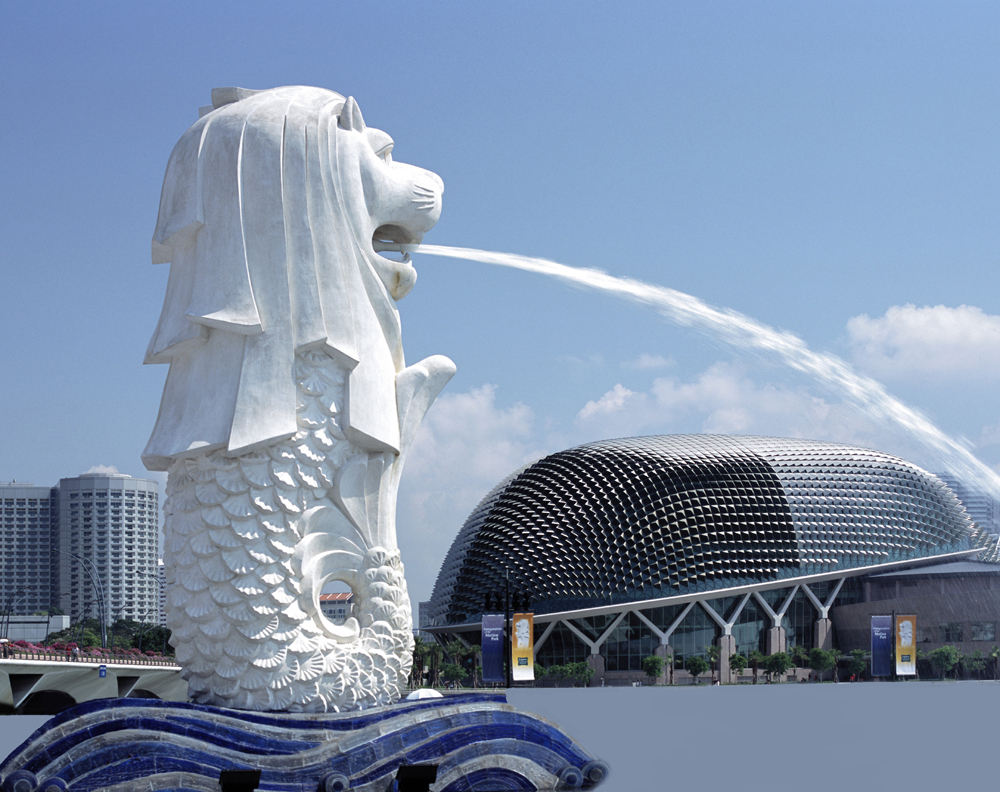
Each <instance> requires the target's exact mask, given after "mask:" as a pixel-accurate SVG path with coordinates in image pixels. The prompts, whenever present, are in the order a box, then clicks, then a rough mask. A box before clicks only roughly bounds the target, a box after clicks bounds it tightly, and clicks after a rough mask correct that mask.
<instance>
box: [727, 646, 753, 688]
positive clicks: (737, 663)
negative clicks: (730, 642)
mask: <svg viewBox="0 0 1000 792" xmlns="http://www.w3.org/2000/svg"><path fill="white" fill-rule="evenodd" d="M749 662H750V661H749V660H747V658H746V657H745V656H744V655H741V654H739V653H738V652H737V653H736V654H734V655H731V656H730V657H729V668H730V669H731V670H732V672H733V674H734V675H735V677H736V681H737V682H739V681H740V677H741V676H742V675H743V672H744V671H746V670H747V663H749Z"/></svg>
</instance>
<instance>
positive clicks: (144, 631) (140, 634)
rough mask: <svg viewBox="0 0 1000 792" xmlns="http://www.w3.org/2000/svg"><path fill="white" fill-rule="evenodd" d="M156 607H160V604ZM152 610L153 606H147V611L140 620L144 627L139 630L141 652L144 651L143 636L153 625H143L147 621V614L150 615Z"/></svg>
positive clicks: (140, 624) (141, 625)
mask: <svg viewBox="0 0 1000 792" xmlns="http://www.w3.org/2000/svg"><path fill="white" fill-rule="evenodd" d="M156 609H157V610H159V609H160V606H159V605H158V604H157V606H156ZM151 610H153V609H152V608H146V612H145V613H143V614H142V618H141V619H140V621H139V626H140V627H141V628H142V629H140V630H139V652H140V654H141V653H142V636H144V635H145V634H146V630H148V629H149V627H152V626H153V625H152V624H150V625H149V627H143V625H144V624H145V623H146V616H148V615H149V612H150V611H151Z"/></svg>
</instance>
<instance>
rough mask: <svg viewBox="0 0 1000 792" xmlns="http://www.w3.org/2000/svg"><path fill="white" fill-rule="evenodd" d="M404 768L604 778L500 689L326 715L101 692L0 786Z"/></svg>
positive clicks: (441, 791) (30, 788)
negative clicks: (252, 771) (248, 771)
mask: <svg viewBox="0 0 1000 792" xmlns="http://www.w3.org/2000/svg"><path fill="white" fill-rule="evenodd" d="M402 764H434V765H437V766H438V775H437V782H436V783H435V784H434V785H433V786H432V787H431V789H432V790H433V792H480V790H556V789H591V788H593V787H595V786H597V785H598V784H599V783H600V782H601V781H602V780H603V779H605V778H606V777H607V775H608V767H607V765H606V764H604V763H603V762H601V761H600V760H598V759H595V758H594V757H593V756H590V755H589V754H588V753H587V752H586V751H584V750H583V748H582V747H581V746H580V745H579V744H577V743H576V742H575V741H574V740H573V739H572V738H571V737H569V736H568V735H567V734H565V733H564V732H563V731H562V730H561V729H559V728H558V727H557V726H556V725H554V724H552V723H549V722H548V721H545V720H543V719H541V718H538V717H536V716H534V715H530V714H527V713H524V712H519V711H517V710H515V709H514V708H513V707H512V706H510V705H509V704H507V702H506V698H505V697H504V696H503V695H502V694H501V695H493V694H491V695H480V694H464V695H456V696H447V697H445V698H441V699H429V700H428V699H424V700H420V701H409V702H400V703H398V704H394V705H392V706H388V707H378V708H374V709H370V710H366V711H364V712H351V713H340V714H322V715H304V714H287V713H249V712H239V711H236V710H230V709H222V708H218V707H207V706H201V705H197V704H186V703H178V702H168V701H159V700H156V699H104V700H99V701H92V702H88V703H85V704H81V705H79V706H76V707H73V708H72V709H69V710H66V711H65V712H62V713H60V714H59V715H57V716H55V717H53V718H52V719H51V720H50V721H48V722H47V723H46V724H45V725H44V726H42V727H41V728H40V729H38V731H36V732H35V733H34V734H32V735H31V736H30V737H29V738H28V739H27V740H26V741H25V742H24V743H23V744H22V745H21V746H20V747H19V748H18V749H17V750H15V751H14V752H13V753H12V754H11V755H10V756H8V757H7V759H6V760H4V762H3V763H2V764H0V776H2V779H3V780H2V782H0V790H2V792H68V791H71V792H91V790H107V792H138V790H143V791H144V792H145V791H147V790H173V791H175V792H195V791H197V792H218V789H219V773H220V771H222V770H228V769H258V768H259V769H260V770H261V771H262V772H261V780H260V785H259V787H258V789H260V790H275V792H278V791H280V792H316V791H317V790H320V792H348V790H357V791H358V792H376V790H377V792H384V791H385V790H386V789H388V788H389V786H390V784H391V783H392V780H393V778H394V777H395V773H396V770H397V769H398V767H399V766H400V765H402Z"/></svg>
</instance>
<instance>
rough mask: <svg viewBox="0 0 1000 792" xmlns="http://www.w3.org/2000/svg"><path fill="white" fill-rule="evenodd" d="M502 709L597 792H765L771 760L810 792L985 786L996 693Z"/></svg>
mask: <svg viewBox="0 0 1000 792" xmlns="http://www.w3.org/2000/svg"><path fill="white" fill-rule="evenodd" d="M508 701H509V702H510V703H511V704H513V705H514V706H516V707H519V708H521V709H524V710H528V711H530V712H534V713H536V714H538V715H541V716H542V717H544V718H547V719H548V720H551V721H554V722H555V723H558V724H559V725H560V726H562V728H563V729H564V730H565V731H567V732H568V733H569V734H570V735H571V736H573V737H574V738H575V739H576V740H578V741H579V742H580V743H581V744H582V745H583V746H585V747H586V748H587V750H588V751H590V752H591V753H594V754H595V755H597V756H598V757H600V758H601V759H604V760H605V761H606V762H608V763H609V764H610V765H611V777H610V778H609V780H608V782H607V783H606V784H604V785H602V786H601V787H599V788H598V789H599V790H600V792H637V791H638V790H659V789H702V788H705V786H706V784H708V785H709V786H710V787H712V788H715V787H718V788H722V789H740V790H759V789H769V788H772V787H774V772H775V767H776V765H774V762H775V761H779V760H780V768H781V776H782V778H787V779H805V781H804V782H803V783H804V784H805V786H806V787H807V788H808V789H809V791H810V792H844V790H855V789H856V790H862V789H864V790H868V789H897V788H899V789H912V790H925V789H942V790H944V789H955V788H961V789H992V788H994V787H995V786H996V778H997V771H996V763H995V762H993V761H992V760H991V757H992V756H993V755H994V754H995V745H994V743H995V740H996V737H995V735H996V723H995V721H996V712H997V711H998V710H1000V683H990V682H982V683H980V682H958V683H931V682H898V683H895V684H892V683H879V682H866V683H862V684H854V685H851V684H840V685H834V684H825V685H815V684H814V685H808V684H801V685H794V684H785V685H756V686H753V685H739V686H735V685H728V686H722V687H712V686H711V685H699V686H698V687H689V686H684V687H679V686H675V687H657V688H650V687H642V688H629V687H625V688H605V689H603V690H602V689H597V690H594V689H589V690H580V689H578V690H568V689H567V690H538V689H535V690H532V689H518V690H514V691H511V693H510V694H509V696H508ZM886 713H891V715H890V716H888V717H887V715H886ZM796 723H798V724H802V723H806V724H808V727H807V728H803V727H801V726H796V725H795V724H796ZM776 744H778V745H780V751H779V752H778V754H775V750H776V749H775V746H776ZM768 757H771V758H770V759H769V758H768ZM962 757H965V758H962ZM707 779H710V781H709V780H707ZM793 785H794V784H793Z"/></svg>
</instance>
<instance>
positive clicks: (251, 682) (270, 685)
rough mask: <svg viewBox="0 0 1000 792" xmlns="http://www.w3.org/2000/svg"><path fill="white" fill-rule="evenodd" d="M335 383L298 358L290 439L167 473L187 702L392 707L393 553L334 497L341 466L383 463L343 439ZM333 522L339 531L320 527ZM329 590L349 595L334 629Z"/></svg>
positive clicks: (177, 465) (341, 376)
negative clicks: (350, 603)
mask: <svg viewBox="0 0 1000 792" xmlns="http://www.w3.org/2000/svg"><path fill="white" fill-rule="evenodd" d="M346 375H347V372H346V371H345V370H344V369H343V368H341V367H340V366H339V365H338V364H337V363H336V362H335V361H334V360H333V359H331V358H330V357H329V356H328V355H326V354H325V353H324V352H320V351H310V352H304V353H299V354H298V355H297V356H296V360H295V379H296V383H297V392H298V407H297V413H296V415H297V421H298V430H299V431H298V433H297V434H296V435H295V436H294V437H292V438H291V439H289V440H287V441H285V442H281V443H277V444H274V445H272V446H270V447H268V448H265V449H262V450H258V451H253V452H250V453H246V454H243V455H240V456H236V457H229V456H227V455H226V454H225V452H224V451H213V452H209V453H207V454H204V455H201V456H197V457H194V458H190V459H179V460H177V461H175V462H174V463H173V465H172V466H171V468H170V471H169V477H168V482H167V500H166V503H165V506H164V511H165V513H166V514H167V515H168V520H169V522H170V525H171V527H172V531H171V534H170V536H169V538H168V540H167V543H166V547H165V552H164V566H165V572H166V576H167V581H168V583H169V584H170V585H169V586H168V594H167V603H166V616H167V626H168V627H169V628H170V629H171V630H172V631H173V634H172V637H171V643H172V644H173V646H174V648H175V649H176V653H177V659H178V661H179V662H180V664H181V665H182V666H183V668H184V670H183V671H182V675H183V676H184V677H185V678H186V679H187V680H188V684H189V688H190V692H191V695H192V698H193V699H194V700H195V701H196V702H198V703H201V704H211V705H216V706H225V707H235V708H238V709H249V710H266V711H281V710H287V711H303V712H324V711H326V712H336V711H340V710H348V709H359V708H365V707H369V706H376V705H381V704H388V703H391V702H392V701H394V700H396V699H397V698H398V697H399V695H400V691H401V690H402V688H403V686H404V684H405V683H406V680H407V678H408V676H409V673H410V664H411V662H412V659H411V658H412V654H411V652H412V643H413V637H412V633H411V631H410V624H411V614H410V600H409V596H408V594H407V590H406V581H405V579H404V577H403V565H402V562H401V561H400V556H399V551H398V550H395V549H392V550H389V549H386V548H384V547H380V546H378V544H376V543H374V542H373V538H372V537H371V536H370V535H369V531H368V530H366V525H365V524H364V521H363V519H359V515H358V514H351V513H349V512H350V511H351V509H350V508H346V507H344V506H343V503H344V499H343V498H341V497H340V491H339V486H340V478H341V476H342V475H343V473H344V472H345V468H347V467H349V466H351V465H352V464H354V463H359V464H361V466H362V469H365V470H367V469H372V468H373V469H376V470H378V469H379V468H378V467H377V466H378V465H380V464H384V460H382V459H381V457H382V456H383V455H380V454H371V453H369V452H366V451H364V450H361V449H359V448H357V447H356V446H354V445H352V444H351V443H350V442H349V441H348V440H347V439H346V438H345V436H344V434H343V432H342V431H341V426H340V422H339V417H340V410H341V409H342V405H343V403H344V392H345V382H346ZM338 501H339V503H340V505H338ZM331 523H332V524H334V525H335V526H336V529H337V530H336V531H333V532H331V531H326V530H323V527H324V526H328V525H330V524H331ZM329 580H341V581H343V582H345V583H346V584H348V585H349V586H350V587H351V589H352V591H353V592H354V595H355V609H354V616H352V617H351V618H350V619H349V620H348V621H347V622H346V623H345V624H344V625H335V624H333V623H331V622H329V621H328V620H327V619H326V618H325V617H324V616H323V614H322V612H321V611H320V609H319V593H320V591H321V590H322V587H323V585H324V584H325V583H326V582H327V581H329Z"/></svg>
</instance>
